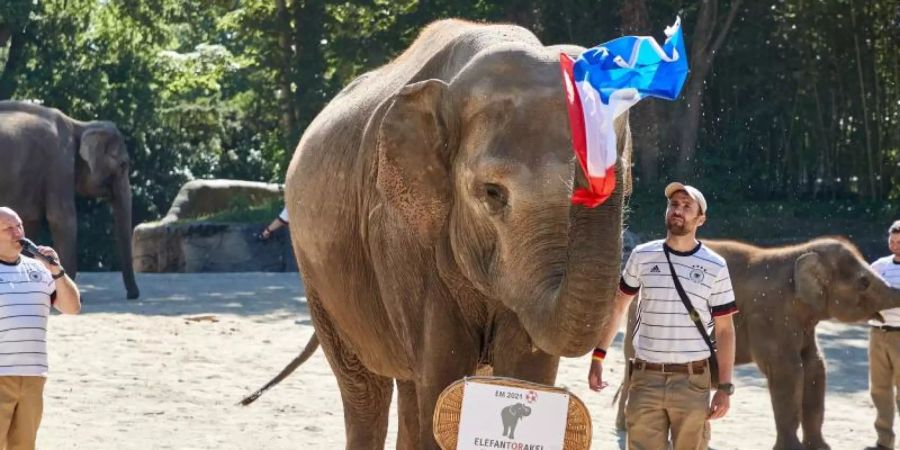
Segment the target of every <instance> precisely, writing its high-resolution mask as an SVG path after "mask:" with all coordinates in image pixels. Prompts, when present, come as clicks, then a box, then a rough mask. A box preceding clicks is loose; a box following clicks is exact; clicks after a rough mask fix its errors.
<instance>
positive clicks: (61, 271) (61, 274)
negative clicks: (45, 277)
mask: <svg viewBox="0 0 900 450" xmlns="http://www.w3.org/2000/svg"><path fill="white" fill-rule="evenodd" d="M64 276H66V269H63V268H60V269H59V273H58V274H56V275H53V274H50V277H51V278H53V279H54V280H58V279H60V278H62V277H64Z"/></svg>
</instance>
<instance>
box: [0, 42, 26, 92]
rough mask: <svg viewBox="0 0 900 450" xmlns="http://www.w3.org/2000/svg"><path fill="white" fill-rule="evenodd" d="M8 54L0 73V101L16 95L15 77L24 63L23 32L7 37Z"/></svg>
mask: <svg viewBox="0 0 900 450" xmlns="http://www.w3.org/2000/svg"><path fill="white" fill-rule="evenodd" d="M9 40H10V44H9V53H8V55H7V58H6V64H5V65H4V66H3V72H2V73H0V100H8V99H11V98H12V97H13V94H15V93H16V87H17V86H18V84H19V83H18V80H17V79H16V75H17V74H18V72H19V68H20V67H21V66H22V64H23V63H24V62H25V60H24V58H23V57H24V56H25V40H26V35H25V30H24V29H22V30H20V31H11V33H10V36H9Z"/></svg>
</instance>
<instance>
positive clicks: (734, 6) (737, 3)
mask: <svg viewBox="0 0 900 450" xmlns="http://www.w3.org/2000/svg"><path fill="white" fill-rule="evenodd" d="M742 1H743V0H733V1H732V2H731V10H729V11H728V18H726V19H725V25H722V29H721V30H719V35H718V36H716V40H715V42H713V45H712V49H711V50H710V53H709V57H710V58H713V57H715V55H716V52H718V51H719V47H721V46H722V43H723V42H725V36H727V35H728V30H730V29H731V24H732V23H734V18H735V17H737V13H738V10H739V9H740V8H741V2H742Z"/></svg>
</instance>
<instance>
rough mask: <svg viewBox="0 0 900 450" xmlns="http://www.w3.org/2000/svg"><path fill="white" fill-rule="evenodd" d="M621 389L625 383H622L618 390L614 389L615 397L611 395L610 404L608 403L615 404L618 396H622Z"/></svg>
mask: <svg viewBox="0 0 900 450" xmlns="http://www.w3.org/2000/svg"><path fill="white" fill-rule="evenodd" d="M623 387H625V383H622V384H620V385H619V388H618V389H616V395H613V399H612V402H610V403H612V404H613V405H615V404H616V401H618V400H619V396H620V395H622V388H623Z"/></svg>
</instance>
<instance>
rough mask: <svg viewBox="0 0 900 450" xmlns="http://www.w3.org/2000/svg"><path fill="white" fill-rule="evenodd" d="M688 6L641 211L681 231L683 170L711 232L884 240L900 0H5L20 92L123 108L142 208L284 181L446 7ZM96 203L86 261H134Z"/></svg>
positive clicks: (639, 118)
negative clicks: (677, 192) (358, 88)
mask: <svg viewBox="0 0 900 450" xmlns="http://www.w3.org/2000/svg"><path fill="white" fill-rule="evenodd" d="M676 15H680V16H681V17H682V19H683V23H684V28H685V33H686V42H687V46H688V51H689V53H690V57H689V58H690V61H691V64H692V74H691V79H690V80H689V83H688V86H687V87H686V89H685V94H684V96H685V98H684V99H682V100H681V101H679V102H676V103H664V102H654V101H648V102H643V103H642V104H641V105H639V106H638V107H636V108H635V109H634V110H633V114H632V126H633V129H634V132H635V146H636V148H635V151H636V157H635V167H634V171H635V194H634V196H633V198H632V200H631V213H630V217H629V223H630V225H631V227H632V228H633V229H635V230H638V231H639V232H641V233H642V234H644V235H650V236H652V235H653V234H654V233H661V232H662V230H661V229H660V225H661V222H662V221H661V220H660V218H661V216H662V211H661V210H662V201H661V198H660V194H659V192H660V189H661V185H662V184H664V183H665V181H667V180H669V179H672V178H675V177H678V178H680V179H684V180H687V181H689V182H691V183H694V184H696V185H698V186H699V187H700V188H701V189H703V190H704V191H705V192H706V193H707V196H708V197H710V204H711V212H712V213H713V217H711V219H712V220H710V222H709V223H708V225H707V227H706V230H705V234H706V235H709V236H727V237H735V238H742V239H750V240H756V241H763V242H781V241H789V240H797V239H802V238H807V237H811V236H815V235H819V234H847V235H850V236H851V237H853V238H854V239H856V240H859V241H860V242H862V241H865V242H867V244H865V245H866V249H867V251H868V252H869V253H870V254H872V256H874V253H876V252H881V251H882V249H881V247H883V245H882V244H883V242H882V241H883V240H884V239H883V238H884V230H885V229H886V228H887V226H888V224H889V222H890V221H892V220H893V219H895V218H900V206H898V203H900V202H898V199H900V84H898V80H900V52H898V51H897V48H898V44H900V0H878V1H875V0H871V1H866V0H818V1H812V0H779V1H753V2H749V1H741V0H722V1H716V0H701V1H674V0H659V1H653V0H633V1H624V0H623V1H613V0H594V1H588V0H496V1H487V0H469V1H462V0H459V1H453V0H435V1H428V2H426V1H424V0H393V1H391V0H363V1H355V2H347V1H329V0H320V1H315V0H241V1H239V0H210V1H190V0H183V1H176V0H4V1H3V2H0V69H2V72H0V99H5V98H13V99H25V100H33V101H39V102H42V103H44V104H46V105H50V106H53V107H56V108H59V109H61V110H62V111H64V112H66V113H67V114H69V115H71V116H72V117H76V118H79V119H83V120H87V119H97V118H102V119H106V120H112V121H114V122H116V123H117V124H118V125H119V127H120V129H121V130H122V131H123V133H124V134H125V136H126V139H127V144H128V148H129V150H130V152H131V153H132V160H133V172H132V174H131V175H132V184H133V187H134V219H135V222H136V223H138V222H142V221H147V220H154V219H157V218H159V217H161V216H163V215H164V214H165V212H166V210H167V208H168V205H169V203H170V202H171V200H172V199H173V198H174V196H175V194H176V193H177V191H178V189H179V187H180V186H181V185H182V184H183V183H184V182H185V181H188V180H191V179H197V178H237V179H246V180H260V181H275V182H281V181H283V178H284V173H285V170H286V167H287V163H288V161H289V159H290V155H291V153H292V151H293V148H294V146H295V145H296V142H297V141H298V139H299V136H300V135H301V134H302V132H303V130H304V128H305V127H306V125H307V124H308V123H309V122H310V121H311V120H312V118H313V117H314V116H315V114H316V113H317V112H318V111H319V110H320V109H321V108H322V107H323V106H324V105H325V103H326V102H327V101H328V99H329V98H330V97H331V96H333V95H334V94H335V93H336V92H338V91H339V90H340V89H341V87H342V86H344V85H345V84H346V83H348V82H349V81H350V80H351V79H353V78H354V77H356V76H358V75H359V74H361V73H363V72H365V71H366V70H369V69H372V68H374V67H377V66H379V65H381V64H383V63H385V62H386V61H389V60H390V59H391V58H393V57H394V56H396V55H397V54H398V53H399V52H401V51H402V50H403V49H404V48H405V47H406V46H407V45H409V43H410V42H411V41H412V40H413V39H414V38H415V36H416V34H417V33H418V31H419V30H420V29H421V28H422V27H423V26H424V25H425V24H427V23H428V22H430V21H432V20H435V19H438V18H444V17H461V18H466V19H469V20H474V21H503V22H509V23H516V24H519V25H522V26H525V27H527V28H529V29H530V30H532V31H534V32H535V33H536V34H537V35H538V36H539V37H540V38H541V39H542V41H543V42H544V43H546V44H556V43H576V44H580V45H583V46H592V45H595V44H597V43H599V42H603V41H605V40H609V39H612V38H615V37H618V36H620V35H623V34H652V35H654V36H656V37H657V38H658V39H662V38H663V36H662V30H663V28H664V26H665V25H669V24H671V23H672V21H673V19H674V17H675V16H676ZM691 120H694V122H691ZM273 208H274V207H273V206H272V205H268V206H263V207H259V208H256V210H258V211H260V212H261V213H260V214H259V215H258V216H252V215H251V216H252V217H250V216H246V215H245V216H242V217H243V218H244V219H245V220H265V219H266V218H264V217H262V214H269V213H270V211H269V209H273ZM78 214H79V234H80V237H81V241H80V242H81V244H80V247H81V252H80V256H79V258H80V264H81V265H82V267H84V268H85V269H88V270H91V269H93V270H105V269H115V268H116V266H117V265H118V262H117V261H116V257H115V252H114V248H113V245H112V236H111V224H112V218H111V216H110V212H109V210H108V208H107V206H106V205H105V204H102V203H99V202H97V201H94V200H90V199H79V203H78Z"/></svg>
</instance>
